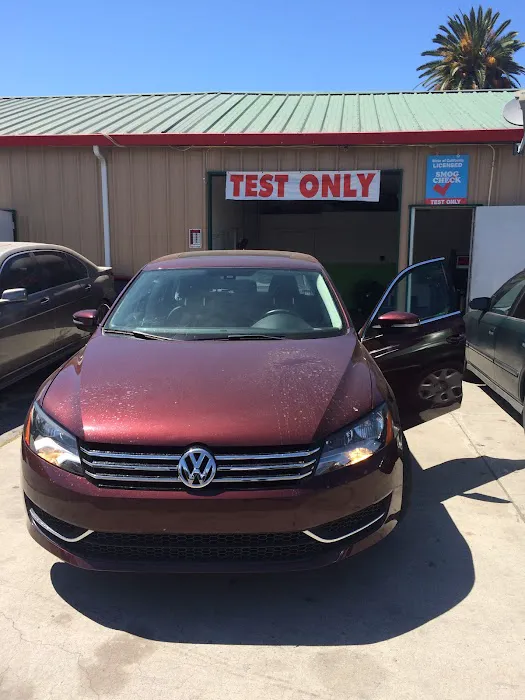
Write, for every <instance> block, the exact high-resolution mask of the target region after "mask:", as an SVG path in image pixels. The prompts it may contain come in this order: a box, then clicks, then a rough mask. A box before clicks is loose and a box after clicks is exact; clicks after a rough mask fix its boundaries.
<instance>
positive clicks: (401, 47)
mask: <svg viewBox="0 0 525 700" xmlns="http://www.w3.org/2000/svg"><path fill="white" fill-rule="evenodd" d="M458 7H459V3H458V1H457V0H455V1H452V2H450V1H449V0H441V1H440V2H428V0H399V1H398V2H392V0H375V1H374V0H369V1H368V2H359V3H358V2H355V0H345V1H342V0H325V2H320V1H319V0H317V1H315V2H314V0H302V1H299V0H255V1H252V2H250V0H244V2H240V1H239V0H221V1H220V2H219V1H218V0H216V1H215V2H212V1H211V0H184V1H183V2H181V1H180V0H171V2H169V1H165V0H148V1H147V2H144V1H141V2H137V1H136V0H127V2H124V1H123V0H105V1H103V0H84V2H79V3H76V2H74V0H68V1H67V2H65V1H63V0H59V1H57V0H48V2H43V1H42V0H18V1H15V0H4V2H3V3H2V20H3V21H2V25H3V29H4V31H3V32H2V41H1V42H0V59H1V66H2V70H1V72H0V94H1V95H45V94H48V95H51V94H85V93H119V92H179V91H203V90H204V91H215V90H260V91H274V90H275V91H292V90H298V91H308V90H315V91H322V90H326V91H359V90H371V91H377V90H412V89H413V88H414V87H415V85H416V84H417V82H418V79H417V72H416V67H417V66H418V65H419V64H420V63H421V62H422V61H421V60H420V53H421V51H423V50H425V49H427V48H431V39H432V36H433V35H434V34H435V32H436V30H437V27H438V26H439V24H441V23H444V22H445V21H446V18H447V16H448V15H449V14H451V13H454V12H456V11H457V10H458ZM462 7H463V8H470V4H466V3H463V4H462ZM493 7H494V9H498V10H499V11H500V12H501V15H502V17H503V18H504V19H507V18H511V19H512V20H513V21H512V28H513V29H515V30H517V31H518V32H519V33H520V36H521V39H522V40H523V41H525V3H524V2H517V0H500V2H499V3H498V4H497V5H493ZM518 59H519V60H520V61H521V63H524V64H525V51H523V50H522V51H521V52H520V54H518ZM522 83H525V81H522Z"/></svg>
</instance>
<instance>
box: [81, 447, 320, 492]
mask: <svg viewBox="0 0 525 700" xmlns="http://www.w3.org/2000/svg"><path fill="white" fill-rule="evenodd" d="M320 449H321V448H320V447H311V448H297V449H289V450H288V449H287V450H283V449H282V448H277V449H268V448H264V449H258V450H257V449H253V450H252V449H250V450H242V452H241V451H239V450H224V451H217V452H215V453H214V455H213V456H214V458H215V461H216V463H217V473H216V476H215V478H214V479H213V481H212V482H211V484H210V485H209V486H207V487H206V488H207V489H211V488H221V489H228V488H236V489H237V488H246V487H248V488H249V487H254V486H257V485H259V484H265V485H272V484H273V485H275V486H277V485H281V486H286V485H288V484H294V483H297V482H299V481H301V480H302V479H306V478H307V477H309V476H310V475H311V474H312V473H313V471H314V469H315V466H316V464H317V460H318V459H319V454H320ZM80 450H81V459H82V465H83V468H84V473H85V475H86V476H87V477H88V479H90V480H91V481H92V482H94V483H95V484H96V485H97V486H100V487H106V488H126V489H143V490H164V491H165V490H180V489H183V488H185V486H184V484H183V483H182V481H181V480H180V478H179V460H180V458H181V457H182V455H183V454H184V452H185V450H177V451H176V453H175V452H174V451H173V450H169V449H165V450H164V449H160V448H159V449H155V450H153V449H151V448H149V449H148V448H134V449H133V451H128V450H122V451H120V450H119V449H118V448H115V447H113V446H105V445H90V444H83V445H81V448H80Z"/></svg>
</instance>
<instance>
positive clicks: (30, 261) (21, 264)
mask: <svg viewBox="0 0 525 700" xmlns="http://www.w3.org/2000/svg"><path fill="white" fill-rule="evenodd" d="M17 288H23V289H25V290H26V291H27V293H28V294H34V293H35V292H39V291H41V290H42V289H43V288H44V281H43V279H42V276H41V275H40V272H39V268H38V265H37V263H36V260H35V258H34V257H33V256H32V255H31V254H30V253H23V254H20V255H13V257H11V258H8V259H7V260H6V262H5V263H4V266H3V268H2V272H1V274H0V293H2V292H4V291H5V290H6V289H17Z"/></svg>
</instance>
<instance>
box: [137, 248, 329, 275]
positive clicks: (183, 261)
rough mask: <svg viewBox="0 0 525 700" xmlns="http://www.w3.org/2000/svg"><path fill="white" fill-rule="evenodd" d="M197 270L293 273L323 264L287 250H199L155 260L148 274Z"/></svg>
mask: <svg viewBox="0 0 525 700" xmlns="http://www.w3.org/2000/svg"><path fill="white" fill-rule="evenodd" d="M194 267H200V268H203V267H268V268H286V269H293V270H308V269H310V270H320V269H322V265H321V263H320V262H319V261H318V260H317V259H316V258H314V257H313V256H311V255H306V254H304V253H294V252H291V251H286V250H199V251H192V252H189V253H175V254H174V255H166V256H164V257H163V258H159V259H158V260H153V261H152V262H150V263H149V264H148V265H146V267H145V269H146V270H160V269H162V270H165V269H176V268H194Z"/></svg>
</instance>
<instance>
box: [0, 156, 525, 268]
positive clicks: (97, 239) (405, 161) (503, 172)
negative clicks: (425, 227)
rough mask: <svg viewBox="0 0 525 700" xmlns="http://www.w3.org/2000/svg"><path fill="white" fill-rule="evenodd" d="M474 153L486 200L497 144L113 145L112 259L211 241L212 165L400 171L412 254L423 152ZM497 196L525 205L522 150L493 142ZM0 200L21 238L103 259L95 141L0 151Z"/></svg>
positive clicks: (476, 179) (403, 251)
mask: <svg viewBox="0 0 525 700" xmlns="http://www.w3.org/2000/svg"><path fill="white" fill-rule="evenodd" d="M447 153H449V154H456V153H461V154H469V155H470V157H471V159H470V178H469V183H470V184H469V202H470V203H472V204H487V201H488V192H489V183H490V176H491V169H492V159H493V151H492V149H491V148H490V147H488V146H486V145H484V146H469V147H465V146H458V147H440V148H439V149H438V148H433V147H422V146H418V147H374V148H354V147H348V148H347V149H345V148H297V149H291V148H282V149H278V148H275V149H272V148H268V149H256V148H251V149H239V148H224V149H221V148H213V149H178V148H138V147H137V148H108V149H105V155H106V157H107V159H108V168H109V188H110V193H109V195H110V222H111V236H112V262H113V266H114V269H115V272H116V273H117V274H121V275H131V274H133V273H134V272H135V271H136V270H137V269H138V268H139V267H140V266H141V265H143V264H144V263H145V262H147V261H148V260H151V259H152V258H155V257H158V256H160V255H165V254H167V253H173V252H177V251H180V250H185V249H186V248H187V245H188V241H187V235H188V234H187V232H188V229H189V228H202V229H203V233H204V236H203V238H204V243H205V244H206V241H207V206H206V202H207V192H206V173H207V172H208V171H225V170H311V169H315V170H352V169H356V168H377V169H389V168H392V169H401V170H403V182H402V206H401V223H400V234H401V235H400V245H399V264H400V266H404V265H405V264H406V261H407V257H408V228H409V205H411V204H423V203H424V187H425V170H426V156H427V155H431V154H447ZM494 153H495V160H494V177H493V182H492V202H491V203H492V204H493V205H496V204H500V205H504V204H506V205H509V204H525V158H523V157H521V158H520V157H516V156H513V155H512V148H511V146H510V145H506V146H496V147H495V152H494ZM0 207H4V208H12V209H16V210H17V215H18V238H19V239H20V240H23V239H30V240H35V241H44V242H53V243H62V244H64V245H68V246H70V247H72V248H75V249H77V250H79V251H80V252H81V253H83V254H84V255H86V256H87V257H89V258H91V259H92V260H94V261H95V262H97V263H102V262H103V242H102V217H101V204H100V181H99V166H98V162H97V160H96V159H95V157H94V155H93V153H92V151H91V150H90V149H87V148H86V149H70V148H61V149H59V148H27V149H0Z"/></svg>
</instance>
